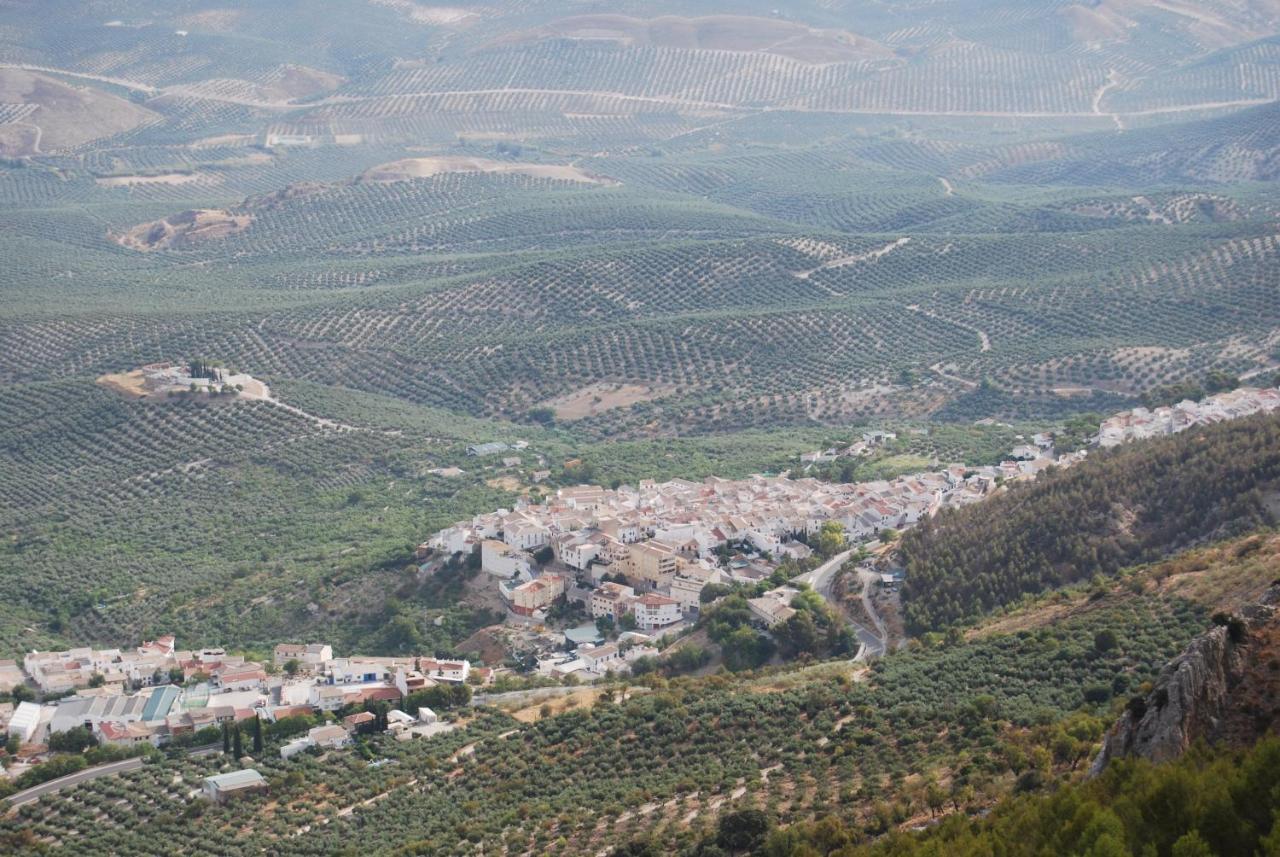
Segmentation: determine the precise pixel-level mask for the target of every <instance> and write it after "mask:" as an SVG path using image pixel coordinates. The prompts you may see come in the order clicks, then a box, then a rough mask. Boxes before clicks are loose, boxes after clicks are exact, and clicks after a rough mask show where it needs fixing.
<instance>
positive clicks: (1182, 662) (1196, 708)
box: [1089, 585, 1280, 776]
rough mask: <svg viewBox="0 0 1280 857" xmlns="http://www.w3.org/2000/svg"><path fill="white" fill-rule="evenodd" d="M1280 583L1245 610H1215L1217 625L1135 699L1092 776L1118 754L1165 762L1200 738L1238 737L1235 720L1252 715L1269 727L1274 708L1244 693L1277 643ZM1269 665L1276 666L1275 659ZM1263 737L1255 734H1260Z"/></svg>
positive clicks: (1095, 763) (1092, 769)
mask: <svg viewBox="0 0 1280 857" xmlns="http://www.w3.org/2000/svg"><path fill="white" fill-rule="evenodd" d="M1277 604H1280V585H1273V586H1272V587H1271V589H1269V590H1268V591H1267V592H1266V594H1265V595H1264V596H1263V597H1262V599H1261V601H1260V602H1259V603H1258V604H1256V605H1253V606H1251V607H1248V608H1246V609H1245V610H1243V611H1241V613H1240V614H1239V615H1236V616H1230V617H1224V616H1220V617H1216V618H1217V622H1216V623H1215V626H1214V628H1213V629H1212V630H1210V631H1208V632H1207V633H1204V634H1201V635H1200V636H1198V637H1196V638H1195V639H1194V640H1192V641H1191V644H1190V645H1189V646H1187V649H1186V650H1185V651H1184V652H1183V653H1182V654H1181V655H1179V656H1178V657H1177V658H1175V659H1174V660H1173V661H1171V662H1170V663H1169V664H1168V665H1167V666H1166V667H1165V668H1164V670H1163V671H1162V672H1161V673H1160V677H1159V678H1158V679H1157V680H1156V682H1155V687H1154V688H1153V689H1152V691H1151V693H1149V694H1148V695H1146V696H1145V697H1135V698H1134V699H1132V700H1130V702H1129V705H1128V707H1127V709H1126V710H1125V713H1124V714H1123V715H1122V716H1121V717H1120V720H1119V721H1118V722H1117V723H1116V725H1115V726H1114V727H1112V729H1111V731H1110V732H1109V733H1108V734H1107V737H1106V739H1105V741H1104V742H1103V745H1102V750H1101V751H1100V752H1099V753H1098V755H1097V757H1096V758H1095V759H1094V760H1093V764H1092V766H1091V767H1090V770H1089V774H1090V776H1096V775H1097V774H1099V773H1101V772H1102V770H1103V769H1104V768H1105V767H1106V766H1107V764H1108V763H1109V762H1110V761H1111V760H1112V759H1116V758H1123V757H1129V756H1137V757H1141V758H1144V759H1149V760H1151V761H1153V762H1163V761H1167V760H1169V759H1175V758H1177V757H1178V756H1181V755H1182V754H1183V753H1184V752H1186V751H1187V749H1188V748H1189V747H1190V746H1191V745H1192V744H1193V743H1195V742H1196V741H1197V740H1200V739H1202V738H1203V739H1205V740H1207V741H1210V742H1215V741H1219V740H1222V739H1224V738H1228V737H1238V736H1237V735H1236V733H1237V732H1238V730H1237V729H1235V728H1233V726H1234V725H1235V724H1234V723H1233V722H1232V721H1233V720H1239V719H1240V718H1241V716H1243V715H1247V716H1248V717H1249V719H1250V722H1251V723H1253V724H1255V725H1256V726H1257V727H1259V728H1266V727H1269V726H1270V723H1271V720H1272V717H1271V715H1272V714H1274V712H1273V711H1267V712H1260V711H1257V710H1255V707H1254V706H1252V705H1251V704H1246V702H1245V699H1246V698H1247V697H1251V696H1253V694H1252V692H1251V691H1252V690H1253V688H1252V685H1253V684H1254V683H1256V681H1255V673H1257V672H1258V671H1257V670H1254V669H1253V667H1255V666H1257V665H1259V662H1260V659H1261V657H1262V655H1263V654H1264V652H1263V651H1262V650H1263V649H1267V650H1270V648H1271V646H1270V643H1271V642H1272V640H1273V636H1274V634H1273V632H1275V631H1276V630H1277V627H1276V626H1277V622H1278V620H1280V616H1278V615H1277V607H1276V605H1277ZM1264 671H1267V672H1274V671H1273V670H1270V667H1269V665H1268V666H1267V667H1265V668H1264ZM1253 737H1256V736H1253Z"/></svg>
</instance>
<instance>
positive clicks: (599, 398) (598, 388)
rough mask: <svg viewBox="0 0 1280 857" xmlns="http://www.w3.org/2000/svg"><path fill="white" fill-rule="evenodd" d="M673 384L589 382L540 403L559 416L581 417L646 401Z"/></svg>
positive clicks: (657, 396)
mask: <svg viewBox="0 0 1280 857" xmlns="http://www.w3.org/2000/svg"><path fill="white" fill-rule="evenodd" d="M672 392H674V388H672V387H664V386H662V385H656V384H650V385H640V384H588V385H587V386H585V387H583V388H582V389H580V390H574V391H573V392H571V393H565V394H564V395H563V396H557V397H555V398H554V399H549V400H547V401H546V402H544V403H543V405H544V406H546V407H549V408H551V409H552V410H553V411H555V412H556V419H558V420H565V421H570V420H580V419H582V418H583V417H590V416H595V415H596V414H600V413H603V412H605V411H610V410H613V409H614V408H626V407H630V406H631V405H634V404H635V403H636V402H648V401H652V400H654V399H660V398H662V397H663V396H669V395H671V393H672Z"/></svg>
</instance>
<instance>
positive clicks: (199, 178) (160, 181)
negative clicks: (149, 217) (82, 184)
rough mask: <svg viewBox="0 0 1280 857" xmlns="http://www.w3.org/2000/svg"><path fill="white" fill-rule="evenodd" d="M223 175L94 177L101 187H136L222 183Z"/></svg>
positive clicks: (176, 174) (170, 174)
mask: <svg viewBox="0 0 1280 857" xmlns="http://www.w3.org/2000/svg"><path fill="white" fill-rule="evenodd" d="M222 181H223V179H222V177H221V176H215V175H210V174H209V173H198V172H192V173H161V174H160V175H154V176H106V177H104V178H100V179H94V180H93V183H94V184H96V185H98V186H99V187H135V186H137V185H184V184H197V183H201V182H203V183H205V184H221V183H222Z"/></svg>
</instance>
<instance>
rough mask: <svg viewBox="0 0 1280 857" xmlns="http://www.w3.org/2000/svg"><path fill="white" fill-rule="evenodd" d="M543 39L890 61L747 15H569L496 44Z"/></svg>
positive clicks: (821, 33)
mask: <svg viewBox="0 0 1280 857" xmlns="http://www.w3.org/2000/svg"><path fill="white" fill-rule="evenodd" d="M544 39H584V40H587V39H589V40H598V41H611V42H617V43H618V44H621V45H624V46H627V47H630V46H634V45H651V46H653V47H663V48H682V49H702V50H711V51H742V52H752V53H770V54H777V55H779V56H784V57H788V58H790V59H794V60H799V61H801V62H808V63H830V62H850V61H856V60H867V59H888V58H891V57H893V56H894V53H893V51H892V50H891V49H889V48H888V47H886V46H884V45H882V44H880V43H879V42H875V41H872V40H871V39H868V38H865V37H863V36H859V35H857V34H856V33H851V32H849V31H848V30H819V29H814V28H812V27H807V26H805V25H804V24H798V23H794V22H791V21H782V20H778V19H775V18H757V17H753V16H748V15H708V16H706V17H701V18H683V17H680V16H677V15H663V16H661V17H657V18H632V17H630V16H627V15H613V14H601V15H573V16H571V17H568V18H561V19H560V20H558V21H553V22H551V23H550V24H546V25H544V26H542V27H538V28H536V29H533V30H527V31H525V32H520V33H513V34H511V35H509V36H505V37H503V38H502V39H499V40H498V41H499V42H501V43H520V42H531V41H541V40H544Z"/></svg>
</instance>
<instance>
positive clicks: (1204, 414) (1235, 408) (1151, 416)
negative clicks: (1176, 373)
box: [1097, 387, 1280, 447]
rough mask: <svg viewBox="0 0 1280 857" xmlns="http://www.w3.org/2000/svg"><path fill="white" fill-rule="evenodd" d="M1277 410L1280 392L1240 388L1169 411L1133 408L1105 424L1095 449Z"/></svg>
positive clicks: (1180, 403) (1100, 430) (1165, 409)
mask: <svg viewBox="0 0 1280 857" xmlns="http://www.w3.org/2000/svg"><path fill="white" fill-rule="evenodd" d="M1277 408H1280V389H1276V388H1264V389H1258V388H1256V387H1241V388H1239V389H1237V390H1231V391H1229V392H1226V393H1218V394H1217V395H1214V396H1209V397H1208V398H1207V399H1203V400H1201V401H1199V402H1192V401H1190V400H1185V401H1181V402H1178V403H1177V404H1176V405H1171V406H1168V407H1161V408H1153V409H1150V410H1148V409H1147V408H1134V409H1133V410H1131V411H1124V412H1123V413H1119V414H1116V415H1115V416H1113V417H1111V418H1110V419H1107V420H1104V421H1103V422H1102V425H1101V427H1100V428H1099V430H1098V438H1097V442H1098V446H1100V447H1111V446H1119V445H1120V444H1122V443H1126V442H1127V441H1131V440H1142V439H1143V438H1148V437H1159V436H1160V435H1167V434H1177V433H1178V432H1181V431H1186V430H1187V429H1189V428H1193V427H1195V426H1200V425H1210V424H1212V423H1219V422H1222V421H1223V420H1230V419H1236V418H1238V417H1247V416H1249V415H1250V414H1257V413H1270V412H1271V411H1274V410H1276V409H1277Z"/></svg>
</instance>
